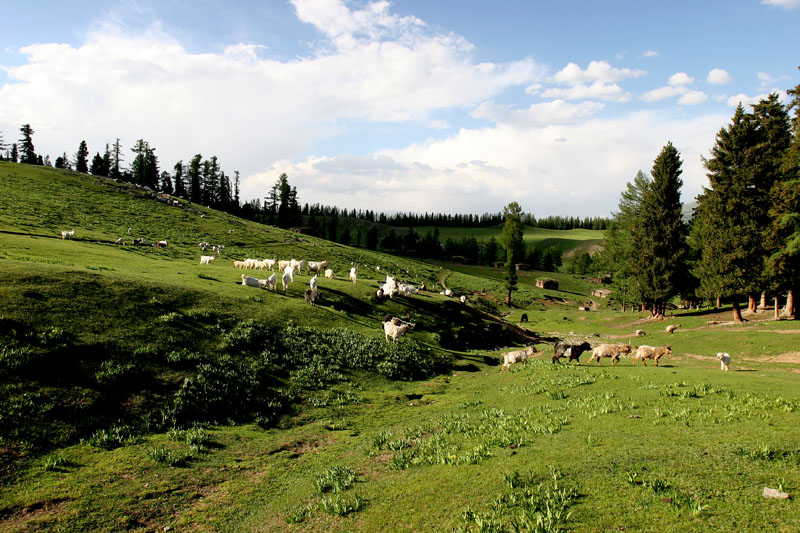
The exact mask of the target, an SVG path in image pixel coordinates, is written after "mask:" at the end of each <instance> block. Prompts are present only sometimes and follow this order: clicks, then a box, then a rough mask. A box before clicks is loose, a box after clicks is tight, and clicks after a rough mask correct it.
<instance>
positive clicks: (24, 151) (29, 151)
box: [19, 124, 37, 165]
mask: <svg viewBox="0 0 800 533" xmlns="http://www.w3.org/2000/svg"><path fill="white" fill-rule="evenodd" d="M19 131H20V133H22V139H20V141H19V152H20V153H19V162H20V163H27V164H28V165H35V164H36V161H37V158H36V151H35V150H34V149H33V134H34V133H35V132H34V131H33V128H31V125H30V124H25V125H24V126H22V127H21V128H20V129H19Z"/></svg>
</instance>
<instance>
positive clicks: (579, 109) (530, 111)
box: [472, 100, 605, 127]
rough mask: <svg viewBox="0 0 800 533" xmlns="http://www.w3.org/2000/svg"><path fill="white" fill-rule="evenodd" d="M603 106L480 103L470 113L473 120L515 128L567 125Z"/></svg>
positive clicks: (560, 103) (554, 103) (557, 102)
mask: <svg viewBox="0 0 800 533" xmlns="http://www.w3.org/2000/svg"><path fill="white" fill-rule="evenodd" d="M603 107H605V106H604V104H601V103H597V102H582V103H580V104H570V103H567V102H565V101H564V100H554V101H552V102H544V103H541V104H532V105H531V106H530V107H529V108H527V109H512V108H511V107H510V106H501V105H497V104H495V103H494V102H493V101H486V102H483V103H481V104H480V105H479V106H478V107H477V109H475V110H474V111H473V112H472V116H473V117H475V118H487V119H489V120H491V121H493V122H494V123H496V124H510V125H513V126H516V127H532V126H542V125H546V124H568V123H571V122H575V121H576V120H582V119H586V118H588V117H590V116H592V115H594V114H595V113H597V112H598V111H600V110H601V109H603Z"/></svg>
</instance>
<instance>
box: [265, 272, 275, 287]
mask: <svg viewBox="0 0 800 533" xmlns="http://www.w3.org/2000/svg"><path fill="white" fill-rule="evenodd" d="M277 286H278V275H277V274H275V273H274V272H273V273H272V275H271V276H270V277H268V278H267V288H268V289H269V290H271V291H274V290H275V288H276V287H277Z"/></svg>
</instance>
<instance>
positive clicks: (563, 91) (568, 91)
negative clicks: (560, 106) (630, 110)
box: [541, 81, 631, 102]
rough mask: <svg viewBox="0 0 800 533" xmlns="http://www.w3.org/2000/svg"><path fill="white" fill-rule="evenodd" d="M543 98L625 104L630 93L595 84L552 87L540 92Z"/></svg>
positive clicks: (603, 84)
mask: <svg viewBox="0 0 800 533" xmlns="http://www.w3.org/2000/svg"><path fill="white" fill-rule="evenodd" d="M541 95H542V97H543V98H555V99H565V100H587V99H600V100H607V101H612V102H627V101H628V100H630V98H631V95H630V93H628V92H626V91H624V90H622V87H620V86H619V85H617V84H616V83H613V84H605V83H601V82H599V81H598V82H595V83H593V84H591V85H573V86H571V87H567V88H558V87H553V88H550V89H545V90H544V91H542V94H541Z"/></svg>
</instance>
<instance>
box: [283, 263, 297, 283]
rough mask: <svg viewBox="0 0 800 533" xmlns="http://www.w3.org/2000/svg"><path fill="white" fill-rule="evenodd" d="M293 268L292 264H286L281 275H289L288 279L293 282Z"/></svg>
mask: <svg viewBox="0 0 800 533" xmlns="http://www.w3.org/2000/svg"><path fill="white" fill-rule="evenodd" d="M294 268H295V267H293V266H292V265H289V266H287V267H286V268H284V269H283V276H284V277H286V276H289V279H290V280H291V281H292V282H294Z"/></svg>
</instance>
